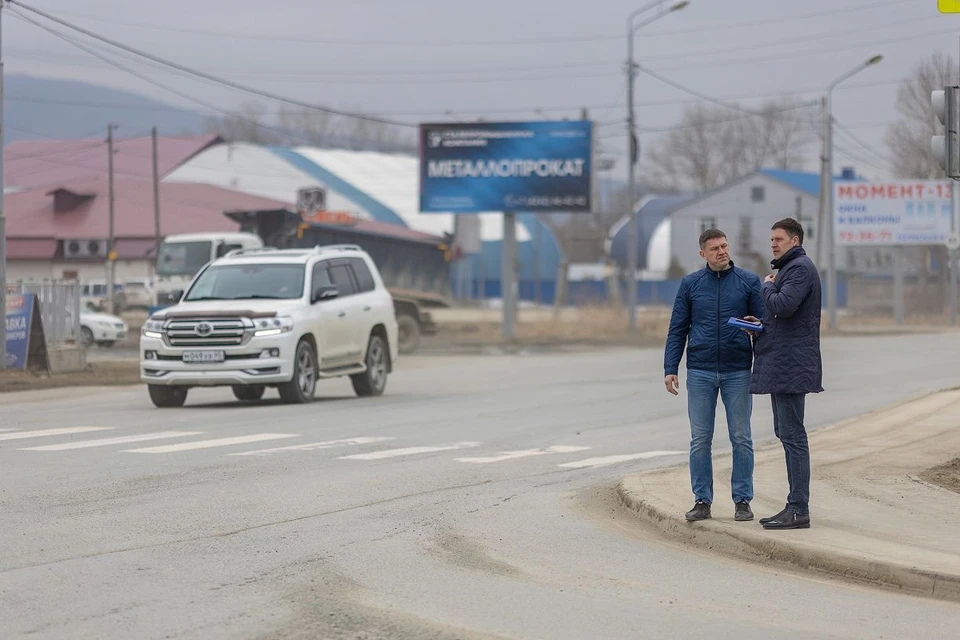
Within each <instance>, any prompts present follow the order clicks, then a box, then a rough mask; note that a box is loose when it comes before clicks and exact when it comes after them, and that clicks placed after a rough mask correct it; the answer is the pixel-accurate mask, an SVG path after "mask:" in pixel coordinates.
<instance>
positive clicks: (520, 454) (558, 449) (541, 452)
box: [454, 445, 590, 464]
mask: <svg viewBox="0 0 960 640" xmlns="http://www.w3.org/2000/svg"><path fill="white" fill-rule="evenodd" d="M589 448H590V447H566V446H559V445H558V446H553V447H547V448H546V449H527V450H525V451H503V452H501V453H500V455H497V456H488V457H477V458H454V460H455V461H456V462H471V463H475V464H489V463H491V462H503V461H505V460H516V459H517V458H527V457H530V456H545V455H550V454H551V453H576V452H577V451H586V450H587V449H589Z"/></svg>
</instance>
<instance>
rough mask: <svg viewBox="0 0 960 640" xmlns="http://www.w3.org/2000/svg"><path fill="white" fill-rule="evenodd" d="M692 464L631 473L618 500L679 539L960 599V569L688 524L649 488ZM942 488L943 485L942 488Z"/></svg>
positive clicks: (752, 529) (712, 523)
mask: <svg viewBox="0 0 960 640" xmlns="http://www.w3.org/2000/svg"><path fill="white" fill-rule="evenodd" d="M937 393H941V392H935V393H931V394H922V396H919V397H920V398H923V397H928V396H932V395H936V394H937ZM917 399H918V398H914V399H913V400H908V401H906V402H900V403H897V404H896V405H894V406H893V407H887V408H886V409H883V410H881V411H876V412H870V413H869V414H867V415H874V414H877V413H880V412H883V411H889V410H891V409H894V408H896V407H901V406H903V405H905V404H908V403H909V402H912V401H915V400H917ZM862 417H863V416H861V418H862ZM858 419H859V418H857V419H854V420H845V421H843V422H841V423H838V424H836V425H831V426H829V427H825V428H824V429H818V430H817V432H822V431H826V430H829V431H831V432H832V431H835V430H837V429H842V428H843V427H844V426H847V425H848V424H852V423H853V422H855V420H858ZM817 432H814V433H817ZM811 435H813V434H811ZM776 446H778V445H775V444H774V443H771V444H770V445H769V446H763V447H758V449H757V453H758V454H759V453H760V452H761V450H767V449H770V448H776ZM729 458H730V454H725V455H723V456H716V457H715V460H720V459H724V460H726V459H729ZM686 468H687V466H686V464H685V463H684V464H680V465H674V466H672V467H668V468H661V469H656V470H652V471H647V472H641V473H638V474H633V475H629V476H626V477H624V478H622V479H621V480H620V482H619V483H618V485H617V498H618V500H619V502H620V503H621V504H622V505H623V506H625V507H627V508H629V509H631V510H632V511H635V512H636V513H637V514H638V515H639V516H640V519H641V520H642V521H643V524H644V525H646V526H647V527H648V528H651V529H653V530H654V531H655V532H656V533H658V534H660V535H663V536H665V537H667V538H669V539H671V540H674V541H679V542H681V543H684V544H690V545H694V546H696V547H699V548H702V549H706V550H708V551H713V552H718V553H721V554H723V555H725V556H733V557H737V558H740V559H743V560H747V561H754V562H760V563H763V564H769V563H770V562H774V563H781V564H785V565H790V566H792V567H795V568H799V569H801V570H804V571H811V572H816V573H820V574H829V575H831V576H834V577H839V578H843V579H846V580H851V581H854V582H858V583H865V584H869V585H873V586H880V587H883V588H887V589H894V590H897V591H900V592H906V593H910V594H913V595H919V596H924V597H930V598H935V599H938V600H946V601H951V602H957V603H960V572H958V573H952V572H939V571H930V570H928V569H924V568H920V567H916V566H911V565H910V564H907V563H904V562H898V561H878V560H876V559H874V558H870V557H866V556H858V555H856V553H854V552H851V551H850V550H845V549H838V548H833V547H831V546H829V545H822V544H816V543H815V542H814V541H813V540H810V539H808V538H807V537H805V536H804V532H805V531H807V530H800V531H782V532H770V531H765V530H763V529H761V528H760V527H759V525H758V524H757V523H756V521H753V522H752V523H735V522H733V521H732V520H731V521H726V520H724V519H711V520H706V521H701V522H687V521H686V519H685V518H684V517H683V513H681V512H679V511H678V510H677V508H676V505H673V504H671V503H670V501H669V500H665V499H663V498H660V499H658V498H657V492H655V491H651V490H648V486H647V484H648V483H649V484H650V485H654V484H657V481H658V480H659V479H662V478H663V477H664V476H669V475H670V474H676V473H678V471H680V470H683V472H684V475H686ZM645 480H646V481H647V482H645ZM910 480H914V481H915V482H920V483H922V484H925V485H926V484H927V483H923V482H922V481H921V480H920V479H919V478H916V477H911V478H910ZM661 486H662V485H661ZM937 489H940V488H939V487H937ZM944 491H945V490H944Z"/></svg>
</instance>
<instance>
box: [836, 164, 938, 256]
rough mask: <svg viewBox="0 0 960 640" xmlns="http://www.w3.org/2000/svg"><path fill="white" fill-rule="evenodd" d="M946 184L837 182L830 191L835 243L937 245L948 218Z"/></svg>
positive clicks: (932, 181)
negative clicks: (832, 205) (834, 223)
mask: <svg viewBox="0 0 960 640" xmlns="http://www.w3.org/2000/svg"><path fill="white" fill-rule="evenodd" d="M951 188H952V187H951V181H950V180H901V181H893V182H839V183H835V184H834V187H833V202H834V216H835V220H836V225H835V229H836V233H835V236H834V240H835V241H836V243H837V244H838V245H847V246H871V245H872V246H878V245H880V246H882V245H943V244H945V243H946V241H947V238H948V237H949V236H950V224H951V220H952V217H953V208H952V204H951V200H950V198H951Z"/></svg>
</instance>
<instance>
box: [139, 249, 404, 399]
mask: <svg viewBox="0 0 960 640" xmlns="http://www.w3.org/2000/svg"><path fill="white" fill-rule="evenodd" d="M173 297H174V298H175V299H176V302H175V304H174V305H173V306H170V307H167V308H165V309H162V310H160V311H157V312H155V313H154V314H152V315H151V316H150V317H149V318H148V319H147V321H146V322H145V323H144V325H143V328H142V330H141V337H140V377H141V380H143V382H145V383H146V384H147V388H148V391H149V394H150V399H151V400H152V401H153V403H154V405H156V406H157V407H180V406H183V404H184V402H185V401H186V398H187V392H188V391H189V390H190V389H191V388H193V387H217V386H230V387H232V388H233V393H234V395H235V396H236V398H237V399H238V400H241V401H256V400H259V399H260V398H262V397H263V394H264V392H265V390H266V388H267V387H274V388H276V389H278V390H279V392H280V397H281V399H282V400H283V401H284V402H287V403H304V402H309V401H310V400H311V399H312V398H313V395H314V391H315V389H316V384H317V380H318V379H324V378H337V377H342V376H349V377H350V380H351V382H352V383H353V388H354V391H355V392H356V393H357V395H359V396H379V395H381V394H383V392H384V389H385V388H386V384H387V376H388V374H389V373H391V372H392V371H393V367H394V365H395V363H396V361H397V357H398V343H399V341H398V328H397V319H396V316H395V314H394V309H393V299H392V297H391V295H390V293H389V292H388V291H387V289H386V288H385V287H384V284H383V280H382V278H381V276H380V272H379V270H378V269H377V266H376V264H375V263H374V261H373V259H372V258H370V256H369V255H368V254H367V253H366V252H365V251H363V250H362V249H360V247H358V246H355V245H334V246H324V247H321V246H318V247H315V248H313V249H272V248H259V249H257V248H254V249H236V250H233V251H231V252H229V253H228V254H227V255H225V256H223V257H221V258H219V259H217V260H215V261H213V262H212V263H210V264H208V265H206V266H204V267H203V268H202V269H201V270H200V273H198V274H197V276H196V278H195V279H194V280H193V282H192V283H191V284H190V286H189V288H188V289H187V290H186V291H185V292H184V293H183V295H182V296H181V295H180V293H179V292H174V294H173Z"/></svg>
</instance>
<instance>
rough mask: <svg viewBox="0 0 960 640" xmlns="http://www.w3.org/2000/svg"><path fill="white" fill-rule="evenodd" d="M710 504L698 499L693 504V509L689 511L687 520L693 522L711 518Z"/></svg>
mask: <svg viewBox="0 0 960 640" xmlns="http://www.w3.org/2000/svg"><path fill="white" fill-rule="evenodd" d="M710 517H711V516H710V504H709V503H706V502H701V501H700V500H697V503H696V504H695V505H693V509H690V511H687V516H686V518H687V520H689V521H690V522H693V521H694V520H706V519H708V518H710Z"/></svg>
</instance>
